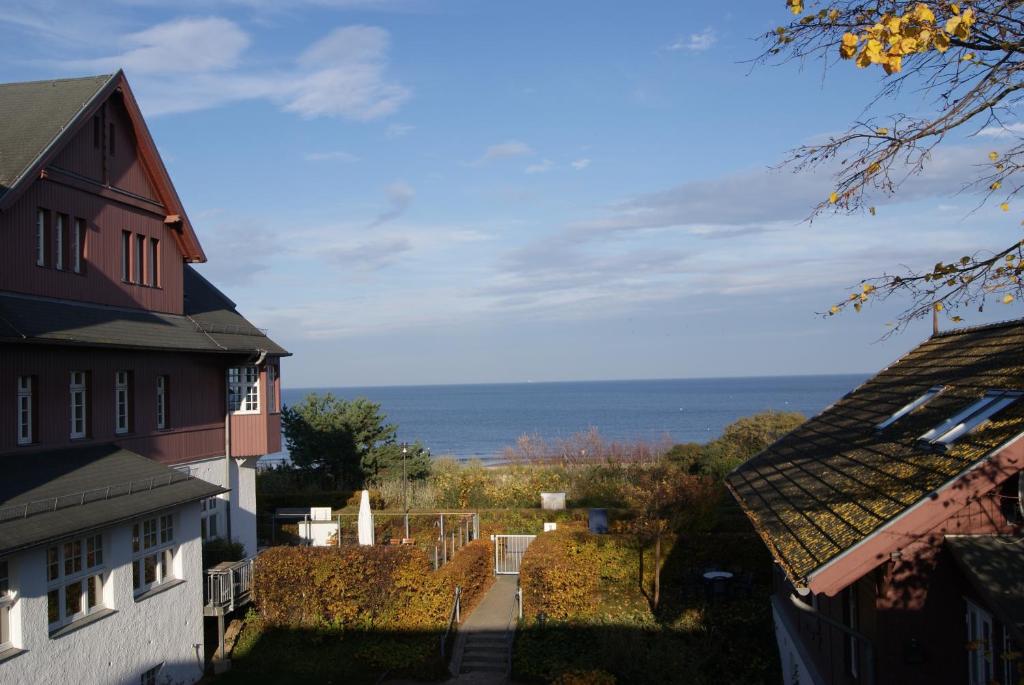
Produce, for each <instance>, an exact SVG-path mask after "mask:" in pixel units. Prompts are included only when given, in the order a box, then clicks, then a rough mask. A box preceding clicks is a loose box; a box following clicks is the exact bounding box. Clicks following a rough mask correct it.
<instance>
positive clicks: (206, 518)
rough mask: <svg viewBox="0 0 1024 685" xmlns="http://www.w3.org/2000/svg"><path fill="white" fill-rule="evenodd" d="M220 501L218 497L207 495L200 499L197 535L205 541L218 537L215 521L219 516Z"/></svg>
mask: <svg viewBox="0 0 1024 685" xmlns="http://www.w3.org/2000/svg"><path fill="white" fill-rule="evenodd" d="M222 501H223V500H221V498H219V497H207V498H206V499H203V500H200V504H199V536H200V538H201V539H202V540H203V541H205V542H209V541H210V540H216V539H217V538H219V537H220V533H219V532H218V530H217V521H218V520H219V518H220V502H222ZM211 521H212V523H211Z"/></svg>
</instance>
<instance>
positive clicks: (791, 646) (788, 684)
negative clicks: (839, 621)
mask: <svg viewBox="0 0 1024 685" xmlns="http://www.w3.org/2000/svg"><path fill="white" fill-rule="evenodd" d="M772 618H773V619H774V621H775V640H776V641H777V642H778V644H779V658H780V659H781V661H782V682H783V683H785V685H820V683H821V681H819V680H816V679H815V677H814V675H813V674H815V673H816V671H815V670H813V669H811V668H809V667H808V664H806V663H804V660H803V659H801V658H800V650H799V648H798V646H797V643H796V640H795V639H794V637H793V636H792V635H790V634H789V630H788V629H787V628H786V622H785V620H784V619H783V618H782V617H781V616H780V615H779V611H778V609H776V608H775V607H772Z"/></svg>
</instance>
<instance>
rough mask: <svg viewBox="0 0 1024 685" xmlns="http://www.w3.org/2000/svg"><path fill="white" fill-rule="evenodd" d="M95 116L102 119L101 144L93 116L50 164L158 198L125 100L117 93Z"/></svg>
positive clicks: (100, 122) (103, 182)
mask: <svg viewBox="0 0 1024 685" xmlns="http://www.w3.org/2000/svg"><path fill="white" fill-rule="evenodd" d="M95 116H97V117H98V120H99V141H98V142H99V144H98V145H97V144H96V137H95V133H96V132H95V131H94V130H93V126H94V125H95V124H94V123H93V119H92V118H90V119H89V120H88V121H86V122H85V124H84V125H83V126H82V128H81V130H79V132H78V133H77V134H76V135H75V136H74V137H73V138H72V139H71V140H70V141H69V142H68V143H67V144H66V145H65V147H64V148H63V149H62V150H61V151H60V152H59V153H58V154H57V156H56V157H55V158H54V159H53V161H52V162H51V164H50V166H55V167H57V168H59V169H64V170H66V171H70V172H72V173H74V174H78V175H79V176H83V177H85V178H88V179H91V180H93V181H96V182H97V183H101V184H104V185H109V186H111V187H114V188H120V189H122V190H126V191H128V192H129V193H132V194H134V195H138V196H139V197H145V198H148V199H150V200H156V201H158V200H159V198H158V197H157V193H156V191H155V190H154V188H153V184H152V183H151V182H150V179H149V175H148V174H147V173H146V170H145V168H144V167H143V165H142V162H141V160H140V159H139V152H138V144H137V142H136V140H135V135H134V133H133V129H132V123H131V120H130V119H129V117H128V111H127V110H126V109H125V106H124V101H123V100H122V99H121V97H120V96H119V95H118V94H116V93H115V94H114V95H113V96H112V97H111V98H110V99H109V100H108V101H107V102H106V103H105V104H104V105H103V106H101V107H100V109H99V111H98V112H97V114H96V115H95ZM111 124H113V127H114V128H113V134H114V137H113V141H114V153H113V154H110V133H111V128H110V126H111Z"/></svg>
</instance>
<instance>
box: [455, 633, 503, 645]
mask: <svg viewBox="0 0 1024 685" xmlns="http://www.w3.org/2000/svg"><path fill="white" fill-rule="evenodd" d="M509 639H510V638H509V637H506V636H494V637H492V636H490V635H487V636H484V635H473V634H469V635H467V636H466V642H472V643H474V644H488V643H489V644H501V645H504V644H508V641H509Z"/></svg>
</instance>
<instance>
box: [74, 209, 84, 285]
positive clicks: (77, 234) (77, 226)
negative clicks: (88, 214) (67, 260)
mask: <svg viewBox="0 0 1024 685" xmlns="http://www.w3.org/2000/svg"><path fill="white" fill-rule="evenodd" d="M84 239H85V220H84V219H75V223H74V225H73V226H72V227H71V270H72V271H74V272H75V273H76V274H80V273H82V255H83V254H85V249H84V248H85V243H84V242H83V241H84Z"/></svg>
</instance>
